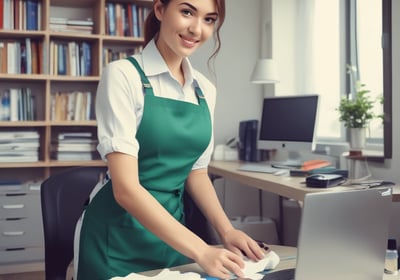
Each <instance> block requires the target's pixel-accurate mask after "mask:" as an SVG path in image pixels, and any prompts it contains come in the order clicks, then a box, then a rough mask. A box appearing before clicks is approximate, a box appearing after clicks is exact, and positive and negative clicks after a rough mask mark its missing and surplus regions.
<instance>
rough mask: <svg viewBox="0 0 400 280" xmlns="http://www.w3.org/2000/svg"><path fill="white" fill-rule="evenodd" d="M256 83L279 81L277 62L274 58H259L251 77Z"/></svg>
mask: <svg viewBox="0 0 400 280" xmlns="http://www.w3.org/2000/svg"><path fill="white" fill-rule="evenodd" d="M250 80H251V82H252V83H255V84H274V83H278V82H279V81H278V77H277V71H276V66H275V63H274V61H273V60H272V59H269V58H263V59H259V60H258V61H257V63H256V65H255V67H254V70H253V73H252V74H251V78H250Z"/></svg>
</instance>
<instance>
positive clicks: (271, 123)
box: [258, 94, 318, 152]
mask: <svg viewBox="0 0 400 280" xmlns="http://www.w3.org/2000/svg"><path fill="white" fill-rule="evenodd" d="M317 109H318V95H314V94H312V95H311V94H308V95H293V96H279V97H267V98H264V104H263V110H262V116H261V122H260V134H259V140H258V148H259V149H265V150H287V151H304V150H305V151H310V152H311V151H312V150H313V149H314V145H315V143H314V135H315V127H316V118H317Z"/></svg>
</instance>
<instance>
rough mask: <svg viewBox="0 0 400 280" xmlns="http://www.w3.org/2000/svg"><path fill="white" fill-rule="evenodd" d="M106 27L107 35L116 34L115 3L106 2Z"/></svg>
mask: <svg viewBox="0 0 400 280" xmlns="http://www.w3.org/2000/svg"><path fill="white" fill-rule="evenodd" d="M107 7H108V29H109V33H110V34H109V35H116V22H115V4H114V3H108V4H107Z"/></svg>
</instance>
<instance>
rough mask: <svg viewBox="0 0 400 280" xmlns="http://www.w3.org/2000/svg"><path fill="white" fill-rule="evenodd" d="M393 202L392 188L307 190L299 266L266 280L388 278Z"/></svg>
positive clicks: (269, 276) (298, 252)
mask: <svg viewBox="0 0 400 280" xmlns="http://www.w3.org/2000/svg"><path fill="white" fill-rule="evenodd" d="M391 204H392V196H391V189H388V188H382V189H363V190H355V191H345V192H318V193H310V194H307V195H306V197H305V199H304V205H303V210H302V211H303V212H302V220H301V226H300V234H299V239H298V251H297V265H296V269H295V270H293V271H288V270H286V271H285V272H286V273H285V272H282V273H279V272H274V271H271V273H269V274H266V275H265V276H264V278H263V279H265V280H271V279H275V280H291V279H295V280H310V279H324V280H338V279H340V280H376V279H382V276H383V270H384V259H385V251H386V246H387V238H388V226H389V217H390V215H391V214H390V210H391ZM290 272H291V273H290ZM284 274H286V275H284ZM290 274H291V275H290ZM293 275H294V278H293Z"/></svg>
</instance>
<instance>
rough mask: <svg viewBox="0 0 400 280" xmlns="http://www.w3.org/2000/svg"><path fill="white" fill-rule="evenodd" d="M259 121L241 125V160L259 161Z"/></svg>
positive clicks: (241, 123) (245, 122) (250, 121)
mask: <svg viewBox="0 0 400 280" xmlns="http://www.w3.org/2000/svg"><path fill="white" fill-rule="evenodd" d="M257 133H258V120H247V121H241V122H240V123H239V143H238V148H239V160H243V161H258V151H257Z"/></svg>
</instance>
